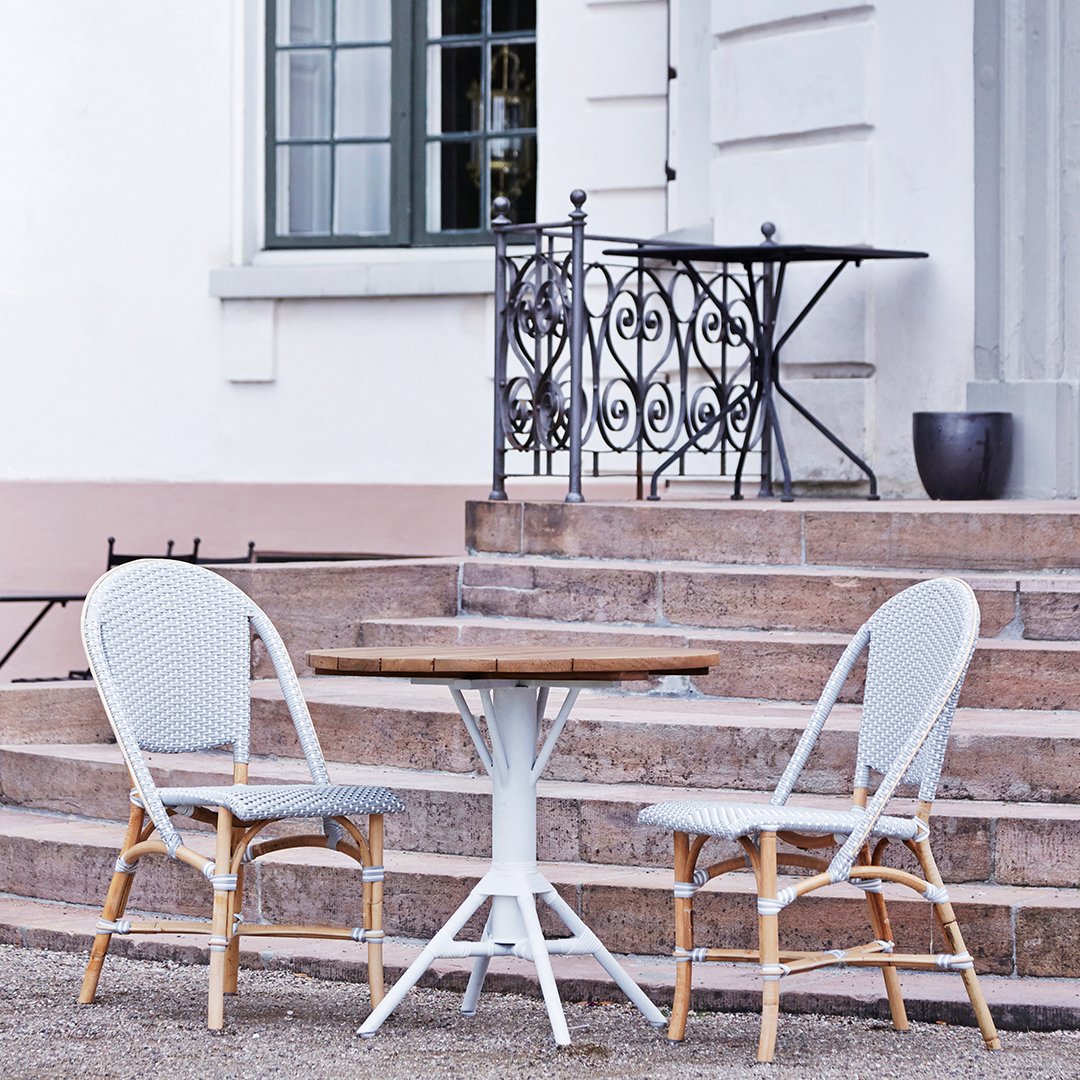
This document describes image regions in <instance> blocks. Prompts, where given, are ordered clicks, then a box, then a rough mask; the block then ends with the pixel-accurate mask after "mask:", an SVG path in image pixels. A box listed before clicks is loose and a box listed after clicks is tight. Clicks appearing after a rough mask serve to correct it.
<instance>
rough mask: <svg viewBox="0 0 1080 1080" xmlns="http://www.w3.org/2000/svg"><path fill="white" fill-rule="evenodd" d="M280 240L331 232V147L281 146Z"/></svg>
mask: <svg viewBox="0 0 1080 1080" xmlns="http://www.w3.org/2000/svg"><path fill="white" fill-rule="evenodd" d="M277 231H278V235H279V236H310V235H325V234H327V233H329V232H330V147H329V146H279V147H278V152H277Z"/></svg>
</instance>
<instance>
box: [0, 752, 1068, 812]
mask: <svg viewBox="0 0 1080 1080" xmlns="http://www.w3.org/2000/svg"><path fill="white" fill-rule="evenodd" d="M0 752H5V753H10V754H22V755H26V756H37V757H44V758H48V759H53V760H63V761H69V762H86V763H97V764H109V765H115V766H116V767H117V768H118V769H119V768H121V767H123V764H124V762H123V755H122V754H121V752H120V748H119V747H118V746H116V745H115V744H108V743H87V744H76V743H42V744H33V743H21V744H18V745H15V746H0ZM147 759H148V761H149V764H150V766H151V768H153V769H155V771H156V770H158V769H163V770H164V769H168V770H169V771H172V772H179V773H184V774H188V773H198V772H202V773H204V774H205V775H206V777H207V779H206V781H205V783H207V784H228V783H230V782H231V773H232V757H231V756H230V755H229V754H228V753H227V752H214V751H210V752H206V753H186V754H155V753H148V754H147ZM327 767H328V769H329V771H330V778H331V781H332V782H333V783H336V784H358V785H378V786H384V787H390V788H395V789H397V790H399V791H402V792H407V791H409V790H416V789H422V790H425V791H440V792H459V793H483V794H487V793H490V791H491V781H490V779H489V778H488V777H487V776H486V775H484V774H483V773H457V772H441V771H433V770H430V769H409V768H402V767H396V766H388V765H357V764H352V763H347V762H330V761H328V762H327ZM250 769H251V778H252V779H251V782H252V783H255V784H258V783H310V780H311V774H310V773H309V772H308V769H307V764H306V763H305V761H304V760H303V758H281V757H277V756H275V757H259V756H257V755H253V756H252V758H251V762H250ZM184 782H185V783H186V782H189V781H188V778H187V777H186V776H185V778H184ZM200 782H202V781H200ZM162 786H176V785H174V784H173V782H172V780H165V781H162ZM538 791H539V795H540V797H541V798H561V799H574V800H578V801H584V800H589V799H591V800H602V801H608V802H626V803H634V804H637V803H642V802H663V801H667V800H670V799H703V800H705V799H707V800H712V801H721V802H767V801H768V799H769V797H770V795H771V791H753V790H746V789H740V788H711V787H696V786H693V785H689V784H688V785H685V786H672V785H664V784H643V783H600V782H589V781H573V780H544V779H542V780H541V781H540V783H539V789H538ZM789 805H791V806H820V807H824V808H828V809H833V810H845V809H848V808H849V807H850V805H851V799H850V798H849V797H847V796H845V795H810V794H799V793H797V794H794V795H792V797H791V799H790V802H789ZM916 806H917V800H915V799H904V798H897V799H896V800H895V802H894V803H893V804H892V805H891V807H890V811H889V812H890V813H893V814H906V813H914V812H915V809H916ZM934 816H935V817H942V816H952V817H968V818H980V817H1006V818H1040V819H1045V820H1061V821H1073V820H1080V804H1078V803H1046V802H1023V801H1005V800H994V799H938V800H936V801H935V803H934Z"/></svg>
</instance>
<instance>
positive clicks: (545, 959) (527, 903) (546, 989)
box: [518, 896, 570, 1046]
mask: <svg viewBox="0 0 1080 1080" xmlns="http://www.w3.org/2000/svg"><path fill="white" fill-rule="evenodd" d="M518 907H519V908H520V910H521V917H522V919H523V920H524V922H525V932H526V933H527V934H528V935H529V951H530V952H531V953H532V962H533V964H534V966H535V967H536V977H537V978H538V979H539V980H540V989H541V991H542V992H543V995H544V1004H545V1005H546V1006H547V1014H548V1020H550V1021H551V1031H552V1034H553V1035H554V1036H555V1041H556V1042H557V1043H558V1044H559V1046H569V1045H570V1029H569V1028H568V1027H567V1026H566V1014H565V1013H564V1012H563V1007H562V999H561V998H560V997H559V987H558V986H557V985H556V983H555V972H553V971H552V970H551V957H550V956H549V955H548V946H547V942H546V941H545V940H544V931H543V930H542V929H541V928H540V918H539V916H538V915H537V914H536V900H535V898H534V897H532V896H519V897H518Z"/></svg>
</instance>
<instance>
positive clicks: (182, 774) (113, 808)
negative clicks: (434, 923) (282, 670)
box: [0, 745, 1080, 887]
mask: <svg viewBox="0 0 1080 1080" xmlns="http://www.w3.org/2000/svg"><path fill="white" fill-rule="evenodd" d="M149 757H150V760H151V770H152V772H153V773H154V776H155V779H156V780H157V782H158V783H159V784H161V785H162V786H190V785H196V784H228V783H230V782H231V775H232V766H231V759H230V758H229V757H228V756H227V755H226V754H222V753H213V754H172V755H164V754H152V755H149ZM330 775H331V778H332V779H333V780H334V782H335V783H348V784H381V785H385V786H388V787H391V788H393V789H394V790H395V791H397V792H398V793H399V794H400V795H401V796H402V798H403V799H404V800H405V804H406V806H407V807H408V812H407V813H405V814H398V815H391V816H389V817H388V818H387V819H386V843H387V845H388V846H390V847H393V848H396V849H399V850H403V851H428V852H435V853H438V854H448V855H467V856H475V857H483V856H486V855H488V854H489V853H490V832H489V830H488V829H487V828H486V827H485V824H484V823H486V822H487V821H489V820H490V816H491V785H490V782H489V780H488V778H487V777H486V776H476V775H470V774H463V773H448V772H430V771H421V770H415V769H401V768H390V767H386V766H381V765H378V766H376V765H367V766H363V765H345V764H337V763H331V764H330ZM308 779H309V776H308V773H307V768H306V766H305V764H304V762H303V761H302V760H296V759H280V758H254V759H253V760H252V762H251V782H252V783H297V782H299V783H304V782H307V781H308ZM127 792H128V784H127V770H126V768H125V766H124V764H123V761H122V758H121V755H120V751H119V749H118V748H117V747H116V746H101V745H88V746H74V745H51V746H49V745H42V746H19V747H0V793H2V796H3V799H4V802H5V803H6V804H8V805H9V806H13V807H21V808H24V809H34V810H47V811H51V812H54V813H63V814H75V815H79V816H82V817H89V818H96V819H105V820H126V818H127V813H128V798H127ZM539 795H540V799H539V806H538V817H537V836H538V850H539V856H540V858H541V859H544V860H546V861H550V862H581V863H594V864H600V865H624V866H652V867H657V866H661V867H662V866H668V865H670V863H671V838H670V836H668V835H667V834H666V833H663V832H662V831H661V830H657V829H649V828H642V827H640V826H638V825H637V824H636V821H637V814H638V811H639V810H640V809H641V808H642V807H644V806H647V805H649V804H650V803H655V802H660V801H663V800H667V799H681V798H699V799H721V800H736V801H747V800H749V801H754V802H767V801H768V797H769V796H768V794H767V793H763V792H747V791H736V790H725V789H717V788H713V789H704V788H700V787H689V786H687V787H681V786H680V787H674V786H662V785H650V784H627V783H622V784H598V783H588V782H581V781H577V782H573V781H563V780H542V781H541V782H540V788H539ZM791 802H792V805H814V806H822V807H827V808H830V809H836V810H843V809H847V808H848V807H849V806H850V805H851V799H850V796H842V795H841V796H835V795H834V796H822V795H818V796H813V797H810V796H805V795H802V796H800V795H796V796H793V798H792V800H791ZM914 810H915V804H914V803H913V802H911V801H908V800H897V802H896V803H895V806H894V812H896V813H914ZM195 828H198V826H195ZM302 828H303V829H306V828H310V823H307V824H306V825H301V824H300V823H296V824H294V825H292V826H291V827H290V826H285V825H284V824H283V825H282V826H281V828H280V829H279V831H290V829H291V831H298V830H300V829H302ZM932 836H933V842H934V851H935V854H936V857H937V861H938V865H939V868H940V869H941V872H942V875H943V876H944V878H945V880H946V881H948V882H978V881H994V882H997V883H998V884H1003V885H1035V886H1059V887H1072V886H1075V885H1076V883H1077V882H1078V881H1080V807H1078V806H1077V805H1076V804H1053V803H1051V804H1047V803H1019V802H991V801H983V800H979V801H976V800H959V801H958V800H947V799H944V800H939V801H938V802H937V803H936V804H935V807H934V817H933V820H932ZM894 847H895V850H894V851H893V853H892V855H891V858H892V860H893V865H896V866H900V867H902V868H904V869H909V870H916V869H917V867H916V863H915V860H914V859H913V857H912V856H911V855H910V853H909V852H907V851H906V850H905V849H903V848H902V847H900V846H899V845H894Z"/></svg>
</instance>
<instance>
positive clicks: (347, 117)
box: [266, 0, 537, 247]
mask: <svg viewBox="0 0 1080 1080" xmlns="http://www.w3.org/2000/svg"><path fill="white" fill-rule="evenodd" d="M266 87H267V93H266V176H267V185H266V246H267V247H330V246H333V247H368V246H380V245H381V246H390V245H394V246H406V245H424V244H426V245H435V244H455V243H457V244H461V243H483V242H486V241H489V240H490V238H491V233H490V224H489V223H490V214H491V202H492V200H493V199H494V198H495V197H496V196H497V195H506V196H508V197H509V199H510V200H511V204H512V206H513V211H514V217H515V219H516V220H519V221H531V220H534V218H535V213H536V166H537V147H536V0H268V2H267V37H266Z"/></svg>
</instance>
